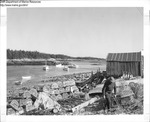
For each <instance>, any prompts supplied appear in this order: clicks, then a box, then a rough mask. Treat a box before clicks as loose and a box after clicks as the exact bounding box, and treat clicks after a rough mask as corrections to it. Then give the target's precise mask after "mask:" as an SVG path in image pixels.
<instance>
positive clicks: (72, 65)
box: [68, 64, 79, 68]
mask: <svg viewBox="0 0 150 122" xmlns="http://www.w3.org/2000/svg"><path fill="white" fill-rule="evenodd" d="M68 67H69V68H78V67H79V66H78V65H76V64H70V65H68Z"/></svg>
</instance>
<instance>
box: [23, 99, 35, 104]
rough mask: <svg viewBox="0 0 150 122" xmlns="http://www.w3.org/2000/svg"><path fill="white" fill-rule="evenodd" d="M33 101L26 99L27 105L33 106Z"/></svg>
mask: <svg viewBox="0 0 150 122" xmlns="http://www.w3.org/2000/svg"><path fill="white" fill-rule="evenodd" d="M32 104H33V101H32V100H31V99H26V101H25V105H32Z"/></svg>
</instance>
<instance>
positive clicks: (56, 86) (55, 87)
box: [51, 82, 59, 89]
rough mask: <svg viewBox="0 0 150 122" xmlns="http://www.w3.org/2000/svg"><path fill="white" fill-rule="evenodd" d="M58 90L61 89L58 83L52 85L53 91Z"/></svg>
mask: <svg viewBox="0 0 150 122" xmlns="http://www.w3.org/2000/svg"><path fill="white" fill-rule="evenodd" d="M57 88H59V86H58V83H57V82H56V83H52V85H51V89H57Z"/></svg>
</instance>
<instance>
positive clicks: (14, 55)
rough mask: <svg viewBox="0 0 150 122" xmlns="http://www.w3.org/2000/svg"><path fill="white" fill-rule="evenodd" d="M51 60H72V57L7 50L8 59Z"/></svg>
mask: <svg viewBox="0 0 150 122" xmlns="http://www.w3.org/2000/svg"><path fill="white" fill-rule="evenodd" d="M23 58H29V59H49V58H55V59H56V58H61V59H67V58H71V57H70V56H66V55H62V54H56V55H54V54H46V53H40V52H38V51H24V50H11V49H7V59H23Z"/></svg>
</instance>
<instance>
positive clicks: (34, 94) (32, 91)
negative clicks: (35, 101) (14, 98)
mask: <svg viewBox="0 0 150 122" xmlns="http://www.w3.org/2000/svg"><path fill="white" fill-rule="evenodd" d="M30 94H31V96H32V97H34V98H37V96H38V93H37V90H36V89H34V88H32V89H31V90H30Z"/></svg>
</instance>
